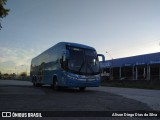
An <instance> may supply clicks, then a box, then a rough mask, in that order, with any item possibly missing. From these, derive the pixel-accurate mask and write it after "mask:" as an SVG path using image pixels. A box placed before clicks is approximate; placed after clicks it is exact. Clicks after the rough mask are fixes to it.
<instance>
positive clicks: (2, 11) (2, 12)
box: [0, 0, 9, 29]
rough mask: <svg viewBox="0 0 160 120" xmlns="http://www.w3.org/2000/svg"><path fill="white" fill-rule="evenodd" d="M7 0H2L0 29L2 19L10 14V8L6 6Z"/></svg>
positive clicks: (0, 3)
mask: <svg viewBox="0 0 160 120" xmlns="http://www.w3.org/2000/svg"><path fill="white" fill-rule="evenodd" d="M6 2H7V0H0V29H1V28H2V26H1V19H2V18H4V17H6V16H7V15H8V12H9V9H6V8H4V5H6Z"/></svg>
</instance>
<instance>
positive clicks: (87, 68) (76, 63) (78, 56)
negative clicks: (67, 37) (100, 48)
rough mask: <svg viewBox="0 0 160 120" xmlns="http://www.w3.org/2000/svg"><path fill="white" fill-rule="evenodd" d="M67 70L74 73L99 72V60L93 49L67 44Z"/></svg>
mask: <svg viewBox="0 0 160 120" xmlns="http://www.w3.org/2000/svg"><path fill="white" fill-rule="evenodd" d="M67 49H68V50H69V59H68V70H69V71H71V72H73V73H76V74H84V75H96V74H99V62H98V58H97V53H96V51H95V50H90V49H82V48H75V47H70V46H68V47H67Z"/></svg>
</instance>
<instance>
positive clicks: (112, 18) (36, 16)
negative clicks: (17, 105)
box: [0, 0, 160, 73]
mask: <svg viewBox="0 0 160 120" xmlns="http://www.w3.org/2000/svg"><path fill="white" fill-rule="evenodd" d="M159 6H160V0H8V1H7V4H6V6H5V7H6V8H9V9H10V12H9V15H8V16H7V17H6V18H4V19H2V21H1V23H2V26H3V28H2V30H0V71H1V72H2V73H4V72H8V73H13V72H14V73H20V72H21V71H27V72H28V73H29V69H30V63H31V59H32V58H33V57H35V56H37V55H38V54H40V53H41V52H43V51H44V50H46V49H48V48H49V47H51V46H53V45H55V44H56V43H58V42H61V41H66V42H75V43H81V44H85V45H88V46H92V47H94V48H95V49H96V50H97V52H98V53H101V54H104V55H105V56H106V59H107V60H108V59H116V58H122V57H128V56H135V55H141V54H148V53H154V52H159V51H160V14H159V13H160V7H159Z"/></svg>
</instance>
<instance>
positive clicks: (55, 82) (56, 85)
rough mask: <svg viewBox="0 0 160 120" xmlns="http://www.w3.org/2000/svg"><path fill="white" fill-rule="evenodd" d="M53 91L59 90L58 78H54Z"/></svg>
mask: <svg viewBox="0 0 160 120" xmlns="http://www.w3.org/2000/svg"><path fill="white" fill-rule="evenodd" d="M52 87H53V89H55V90H58V89H59V86H58V82H57V77H54V78H53V84H52Z"/></svg>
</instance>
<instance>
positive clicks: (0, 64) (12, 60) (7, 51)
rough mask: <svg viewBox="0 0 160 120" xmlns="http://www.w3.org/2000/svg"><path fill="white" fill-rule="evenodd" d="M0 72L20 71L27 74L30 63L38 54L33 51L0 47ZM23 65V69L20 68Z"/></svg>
mask: <svg viewBox="0 0 160 120" xmlns="http://www.w3.org/2000/svg"><path fill="white" fill-rule="evenodd" d="M0 51H1V52H0V71H2V72H8V71H16V70H17V71H22V70H24V69H27V71H28V72H29V69H30V62H31V59H32V58H33V57H35V56H36V55H37V54H38V53H39V52H38V51H36V50H34V49H20V48H7V47H2V46H1V47H0ZM22 65H23V67H22Z"/></svg>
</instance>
